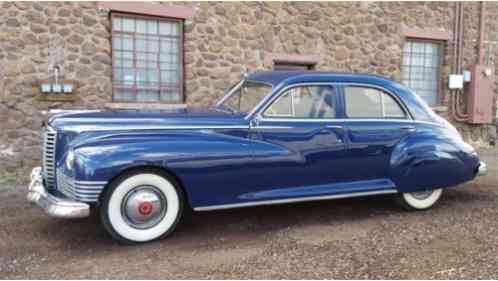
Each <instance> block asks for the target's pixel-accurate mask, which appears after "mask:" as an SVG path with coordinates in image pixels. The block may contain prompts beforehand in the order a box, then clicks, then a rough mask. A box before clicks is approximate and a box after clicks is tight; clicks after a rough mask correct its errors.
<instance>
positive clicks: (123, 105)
mask: <svg viewBox="0 0 498 281" xmlns="http://www.w3.org/2000/svg"><path fill="white" fill-rule="evenodd" d="M104 107H105V108H108V109H149V110H169V109H182V108H186V107H187V105H186V104H184V103H175V104H167V103H163V104H161V103H132V102H130V103H128V102H110V103H106V104H105V105H104Z"/></svg>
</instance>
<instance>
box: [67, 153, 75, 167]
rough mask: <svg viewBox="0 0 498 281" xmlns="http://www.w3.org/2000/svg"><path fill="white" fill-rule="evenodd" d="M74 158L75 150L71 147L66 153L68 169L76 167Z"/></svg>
mask: <svg viewBox="0 0 498 281" xmlns="http://www.w3.org/2000/svg"><path fill="white" fill-rule="evenodd" d="M74 160H75V156H74V151H73V150H72V149H71V150H69V152H68V153H67V155H66V168H67V169H68V170H72V169H73V168H74Z"/></svg>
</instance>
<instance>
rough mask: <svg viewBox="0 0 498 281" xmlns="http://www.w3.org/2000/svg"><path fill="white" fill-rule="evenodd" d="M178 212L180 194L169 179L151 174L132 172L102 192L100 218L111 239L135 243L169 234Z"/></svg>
mask: <svg viewBox="0 0 498 281" xmlns="http://www.w3.org/2000/svg"><path fill="white" fill-rule="evenodd" d="M182 212H183V196H182V192H181V190H180V189H179V188H178V185H177V184H176V182H175V181H174V180H173V179H172V178H169V177H167V176H166V175H160V174H158V173H154V172H134V173H130V174H128V175H124V176H122V177H120V178H118V179H117V180H116V181H115V182H113V183H112V184H111V185H110V186H109V188H108V189H107V190H106V192H105V193H104V195H103V200H102V205H101V209H100V218H101V221H102V224H103V226H104V228H105V229H106V230H107V232H109V234H111V235H112V236H113V237H114V238H116V239H118V240H119V241H121V242H125V243H137V242H148V241H152V240H155V239H159V238H162V237H165V236H167V235H168V234H170V233H171V232H172V231H173V230H174V229H175V227H176V225H177V224H178V222H179V221H180V218H181V216H182Z"/></svg>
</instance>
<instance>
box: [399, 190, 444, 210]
mask: <svg viewBox="0 0 498 281" xmlns="http://www.w3.org/2000/svg"><path fill="white" fill-rule="evenodd" d="M442 194H443V189H442V188H439V189H433V190H427V191H421V192H410V193H402V194H401V195H400V200H401V203H402V204H403V205H404V207H405V208H407V209H410V210H427V209H429V208H431V207H432V206H434V205H435V204H436V203H437V202H438V201H439V199H440V198H441V195H442Z"/></svg>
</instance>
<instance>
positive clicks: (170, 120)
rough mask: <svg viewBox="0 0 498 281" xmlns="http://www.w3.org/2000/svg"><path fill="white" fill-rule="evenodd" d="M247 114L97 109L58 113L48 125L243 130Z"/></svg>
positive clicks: (205, 110) (91, 128)
mask: <svg viewBox="0 0 498 281" xmlns="http://www.w3.org/2000/svg"><path fill="white" fill-rule="evenodd" d="M244 116H245V115H244V114H239V113H231V112H228V111H223V110H220V109H217V108H182V109H172V110H95V111H73V112H61V113H57V114H55V115H53V116H51V117H50V118H49V121H48V124H49V125H50V126H51V127H52V128H54V129H55V130H57V131H72V132H86V131H107V130H140V129H143V130H146V129H161V128H175V127H178V128H200V129H202V128H203V127H206V128H210V127H232V126H233V127H237V126H238V127H240V126H245V125H247V122H246V121H245V120H244Z"/></svg>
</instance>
